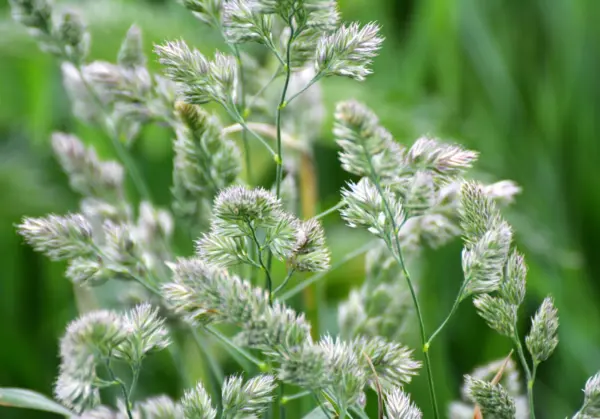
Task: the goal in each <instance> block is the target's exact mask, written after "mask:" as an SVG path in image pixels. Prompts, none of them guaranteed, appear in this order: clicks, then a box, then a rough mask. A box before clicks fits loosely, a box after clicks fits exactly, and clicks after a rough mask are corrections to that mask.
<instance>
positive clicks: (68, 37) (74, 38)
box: [54, 12, 90, 64]
mask: <svg viewBox="0 0 600 419" xmlns="http://www.w3.org/2000/svg"><path fill="white" fill-rule="evenodd" d="M54 32H55V34H56V35H55V36H56V38H57V42H58V43H59V44H60V45H61V47H62V55H64V58H66V59H67V61H70V62H72V63H76V64H79V63H81V62H83V60H85V57H86V56H87V54H88V49H89V43H90V35H89V33H88V32H87V29H86V27H85V24H84V23H83V21H82V20H81V17H80V16H79V15H77V14H76V13H71V12H65V13H63V14H62V15H60V16H59V18H58V22H57V24H56V27H55V28H54Z"/></svg>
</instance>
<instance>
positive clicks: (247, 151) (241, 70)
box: [233, 45, 252, 184]
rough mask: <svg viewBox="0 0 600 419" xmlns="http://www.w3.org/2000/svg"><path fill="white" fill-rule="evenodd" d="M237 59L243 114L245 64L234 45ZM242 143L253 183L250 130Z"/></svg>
mask: <svg viewBox="0 0 600 419" xmlns="http://www.w3.org/2000/svg"><path fill="white" fill-rule="evenodd" d="M233 51H234V55H235V60H236V62H237V65H238V71H239V74H240V77H239V88H240V107H241V109H242V114H243V113H245V111H246V95H245V92H244V66H243V65H242V56H241V54H240V50H239V48H238V47H237V45H236V46H234V47H233ZM242 144H243V145H244V157H245V162H246V177H247V180H248V183H249V184H252V156H251V155H250V144H248V130H247V129H244V130H242Z"/></svg>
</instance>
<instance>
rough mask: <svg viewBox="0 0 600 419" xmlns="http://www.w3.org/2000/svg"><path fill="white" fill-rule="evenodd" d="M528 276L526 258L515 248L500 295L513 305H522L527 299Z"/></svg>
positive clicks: (508, 263) (507, 266) (507, 264)
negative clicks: (526, 285)
mask: <svg viewBox="0 0 600 419" xmlns="http://www.w3.org/2000/svg"><path fill="white" fill-rule="evenodd" d="M526 276H527V265H526V264H525V258H524V257H523V255H521V254H520V253H519V252H517V251H516V250H515V251H513V252H512V253H511V255H510V256H509V258H508V262H507V263H506V268H505V272H504V279H503V280H502V283H501V284H500V295H501V296H502V297H503V298H505V299H506V300H507V301H509V302H510V303H511V304H513V305H516V306H519V305H521V303H522V302H523V300H524V299H525V280H526Z"/></svg>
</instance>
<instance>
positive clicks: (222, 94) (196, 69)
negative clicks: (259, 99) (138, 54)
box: [154, 40, 237, 107]
mask: <svg viewBox="0 0 600 419" xmlns="http://www.w3.org/2000/svg"><path fill="white" fill-rule="evenodd" d="M154 50H155V52H156V54H157V55H158V56H159V61H160V63H161V64H162V65H164V66H165V75H166V76H167V78H168V79H170V80H171V81H173V82H175V83H176V84H177V87H178V91H179V94H181V95H182V96H183V99H184V100H185V101H186V102H188V103H192V104H196V105H201V104H204V103H208V102H212V101H215V102H218V103H220V104H221V105H223V106H225V107H229V106H230V105H231V104H232V103H234V102H235V94H236V91H237V65H236V63H235V59H234V58H233V57H232V56H228V55H224V54H222V53H220V52H217V53H215V57H214V60H213V61H209V60H208V59H207V58H206V57H205V56H204V55H203V54H202V53H200V52H199V51H198V50H196V49H193V50H192V49H190V48H189V47H188V45H187V44H186V43H185V42H184V41H183V40H179V41H172V42H167V43H166V44H164V45H156V46H155V47H154Z"/></svg>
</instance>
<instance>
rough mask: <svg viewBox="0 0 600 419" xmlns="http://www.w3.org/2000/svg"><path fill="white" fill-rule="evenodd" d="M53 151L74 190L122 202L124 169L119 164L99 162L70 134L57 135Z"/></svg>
mask: <svg viewBox="0 0 600 419" xmlns="http://www.w3.org/2000/svg"><path fill="white" fill-rule="evenodd" d="M52 148H53V149H54V154H55V155H56V157H57V158H58V161H59V162H60V164H61V166H62V168H63V170H64V172H65V173H66V174H67V175H68V176H69V183H70V185H71V188H73V189H74V190H75V191H77V192H79V193H81V194H82V195H84V196H87V197H94V198H100V199H103V200H106V201H108V202H112V203H117V202H118V201H120V200H122V198H123V195H124V191H123V178H124V170H123V167H122V166H121V165H120V164H119V163H117V162H116V161H100V159H99V158H98V156H97V154H96V150H95V149H94V148H93V147H85V146H84V144H83V143H82V142H81V140H79V138H77V137H76V136H74V135H70V134H63V133H59V132H57V133H54V134H53V135H52Z"/></svg>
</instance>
